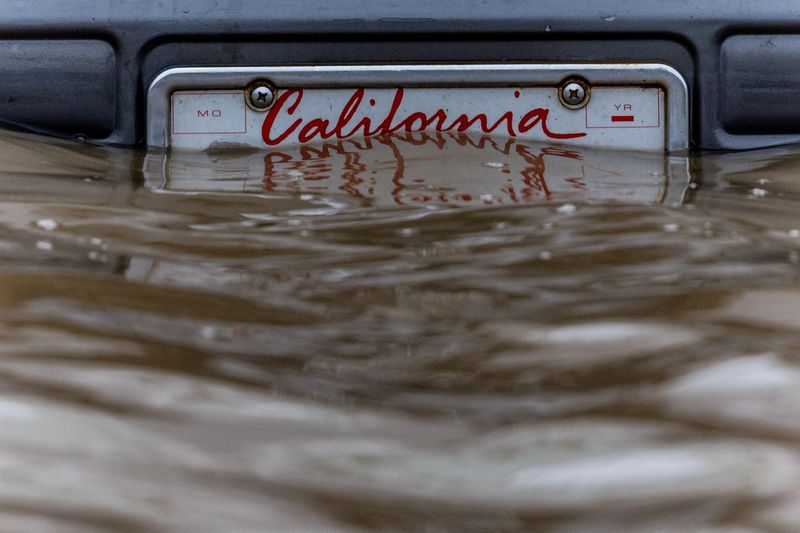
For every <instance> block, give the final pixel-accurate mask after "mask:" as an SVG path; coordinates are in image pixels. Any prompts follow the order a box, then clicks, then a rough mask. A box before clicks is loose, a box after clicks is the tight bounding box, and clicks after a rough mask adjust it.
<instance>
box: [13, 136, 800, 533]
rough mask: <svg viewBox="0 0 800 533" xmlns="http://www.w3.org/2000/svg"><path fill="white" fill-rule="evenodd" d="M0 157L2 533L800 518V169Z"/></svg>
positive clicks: (400, 144)
mask: <svg viewBox="0 0 800 533" xmlns="http://www.w3.org/2000/svg"><path fill="white" fill-rule="evenodd" d="M223 148H224V147H221V148H220V150H218V151H216V152H213V153H211V154H202V153H200V154H173V155H170V156H166V155H164V154H158V153H149V154H145V153H141V152H132V151H125V150H119V149H106V148H97V147H90V146H86V145H78V144H69V143H65V142H60V141H52V140H43V139H37V138H34V137H28V136H22V135H10V134H9V135H4V136H3V137H0V530H8V531H94V530H96V531H109V530H114V531H192V532H199V531H264V530H275V531H286V530H293V531H295V530H296V531H325V532H328V531H367V530H385V531H430V532H434V531H458V532H465V531H492V532H500V531H520V530H529V531H530V530H535V531H553V532H561V531H586V530H591V531H602V532H619V531H659V532H673V531H674V532H678V531H688V530H697V529H700V528H706V529H705V530H706V531H715V532H717V531H720V532H722V531H737V532H738V531H786V532H790V531H797V528H798V524H799V523H800V285H799V284H798V281H800V150H798V149H792V148H780V149H771V150H763V151H756V152H748V153H739V154H710V155H705V156H692V157H691V158H684V157H671V158H665V157H662V156H661V155H652V154H635V153H624V152H616V153H615V152H595V151H589V150H583V149H580V150H576V149H572V148H569V147H565V146H555V145H541V146H538V145H532V144H522V143H514V142H511V141H505V140H501V139H494V140H483V141H480V140H475V139H467V138H463V137H458V138H456V137H447V138H442V137H439V138H431V137H425V136H423V137H404V138H401V137H395V138H386V139H375V140H372V141H370V142H367V141H363V142H360V143H346V144H340V145H330V146H328V147H319V146H317V147H310V148H306V149H297V150H288V151H283V152H273V153H270V154H264V153H258V152H248V153H242V152H229V151H225V150H224V149H223Z"/></svg>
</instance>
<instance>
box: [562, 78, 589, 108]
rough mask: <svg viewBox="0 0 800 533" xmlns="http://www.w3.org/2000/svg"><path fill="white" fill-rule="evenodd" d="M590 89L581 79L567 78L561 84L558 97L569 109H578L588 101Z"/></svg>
mask: <svg viewBox="0 0 800 533" xmlns="http://www.w3.org/2000/svg"><path fill="white" fill-rule="evenodd" d="M590 94H591V91H590V89H589V86H588V85H586V83H585V82H583V81H582V80H568V81H566V82H564V83H563V84H561V88H560V89H559V91H558V99H559V100H560V101H561V104H562V105H563V106H564V107H566V108H569V109H580V108H582V107H583V106H585V105H586V104H587V103H588V102H589V95H590Z"/></svg>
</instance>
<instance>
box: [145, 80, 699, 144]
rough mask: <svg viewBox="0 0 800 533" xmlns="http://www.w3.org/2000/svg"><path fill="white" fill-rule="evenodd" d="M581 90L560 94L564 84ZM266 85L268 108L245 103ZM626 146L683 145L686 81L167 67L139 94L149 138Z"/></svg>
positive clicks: (169, 141) (155, 141)
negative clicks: (398, 138)
mask: <svg viewBox="0 0 800 533" xmlns="http://www.w3.org/2000/svg"><path fill="white" fill-rule="evenodd" d="M571 80H573V81H576V82H578V83H579V84H580V85H581V86H582V87H583V88H585V91H583V92H582V94H585V96H584V98H583V99H582V100H581V101H579V102H578V103H577V104H572V105H571V104H570V102H568V101H565V97H564V95H565V94H568V93H567V92H565V87H566V84H568V83H570V82H571ZM255 87H267V89H268V91H269V101H270V105H269V106H266V105H265V106H263V108H259V107H258V106H254V105H253V104H252V98H253V93H252V91H253V89H254V88H255ZM423 131H427V132H434V133H435V132H438V133H442V134H461V133H468V134H471V135H476V134H477V135H491V136H499V137H509V138H515V139H518V140H522V141H540V142H551V143H552V142H556V143H564V144H571V145H577V146H590V147H602V148H617V149H632V150H657V151H662V150H668V151H674V150H682V149H685V148H686V147H687V144H688V110H687V96H686V85H685V84H684V82H683V80H682V78H681V77H680V75H679V74H678V73H677V72H676V71H674V70H673V69H671V68H669V67H667V66H664V65H469V66H465V65H437V66H402V67H400V66H374V65H373V66H360V67H356V66H340V67H262V68H249V69H247V68H219V67H218V68H176V69H171V70H167V71H165V72H164V73H162V74H161V76H159V77H158V78H157V79H156V81H155V82H154V83H153V85H152V86H151V88H150V91H149V94H148V144H150V145H151V146H160V147H166V146H171V147H173V148H180V149H189V150H204V149H207V148H210V147H215V146H240V147H243V146H247V147H256V148H263V149H275V148H276V147H281V146H290V145H300V144H308V143H322V142H337V141H343V140H350V139H359V138H365V137H380V136H382V135H389V134H406V133H418V132H423Z"/></svg>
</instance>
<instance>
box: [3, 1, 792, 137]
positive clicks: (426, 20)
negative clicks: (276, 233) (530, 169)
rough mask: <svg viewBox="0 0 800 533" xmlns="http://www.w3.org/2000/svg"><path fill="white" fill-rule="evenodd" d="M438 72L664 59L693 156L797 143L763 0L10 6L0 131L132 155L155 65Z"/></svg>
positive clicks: (784, 63) (780, 26) (780, 51)
mask: <svg viewBox="0 0 800 533" xmlns="http://www.w3.org/2000/svg"><path fill="white" fill-rule="evenodd" d="M734 6H735V7H734ZM438 61H441V62H448V63H453V62H484V63H497V62H505V61H526V62H548V61H553V62H562V63H564V62H569V63H574V62H584V61H585V62H614V63H620V62H628V61H631V62H657V63H666V64H669V65H671V66H673V67H674V68H676V69H677V70H678V71H679V72H680V73H681V74H682V75H683V77H684V78H685V79H686V81H687V83H688V85H689V94H690V105H691V111H692V112H691V117H692V126H691V127H692V130H691V131H692V133H691V137H692V141H693V143H694V144H695V145H696V146H699V147H702V148H710V149H743V148H756V147H762V146H769V145H775V144H783V143H790V142H800V75H798V74H797V66H798V65H800V6H798V4H797V3H796V2H775V1H763V2H754V3H750V4H748V5H745V6H742V5H741V4H734V3H731V2H729V1H723V0H706V1H705V2H679V1H674V0H673V1H670V0H660V1H657V0H647V1H638V2H626V1H616V2H612V1H598V0H574V1H571V2H536V1H517V0H511V1H500V0H498V1H479V0H461V1H458V0H453V1H452V2H446V3H445V2H427V1H425V2H423V1H416V0H415V1H410V2H395V1H383V0H377V1H376V0H337V1H333V0H327V1H320V0H273V1H270V2H264V1H254V0H219V1H213V2H212V1H205V2H201V1H195V2H191V1H179V0H174V1H165V0H161V1H156V0H152V1H146V0H145V1H141V2H116V1H114V2H95V1H92V2H89V1H85V0H80V1H77V0H76V1H72V2H69V3H65V2H63V1H60V0H39V1H37V2H27V1H26V2H23V1H11V2H5V4H4V9H3V10H2V12H0V121H3V122H5V123H6V124H11V125H17V126H20V127H24V128H28V129H33V130H37V131H44V132H46V133H52V134H58V135H62V136H67V137H78V136H81V137H86V138H89V139H91V140H95V141H98V142H104V143H114V144H123V145H134V144H138V145H140V144H142V143H143V142H144V135H145V113H144V96H145V93H146V91H147V87H148V86H149V83H150V81H151V80H152V79H153V78H154V76H155V75H156V74H157V73H158V72H160V71H161V70H163V69H165V68H168V67H173V66H222V65H240V66H245V65H250V66H256V65H288V64H342V63H369V62H380V63H387V62H425V63H431V62H438Z"/></svg>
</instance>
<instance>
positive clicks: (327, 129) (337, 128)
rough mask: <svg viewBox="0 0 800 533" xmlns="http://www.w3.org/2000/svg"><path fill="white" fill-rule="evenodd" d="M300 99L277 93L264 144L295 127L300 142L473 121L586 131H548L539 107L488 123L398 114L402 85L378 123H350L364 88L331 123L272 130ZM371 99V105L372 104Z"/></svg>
mask: <svg viewBox="0 0 800 533" xmlns="http://www.w3.org/2000/svg"><path fill="white" fill-rule="evenodd" d="M302 100H303V89H289V90H287V91H284V92H283V93H282V94H281V95H280V96H279V97H278V100H277V101H276V102H275V105H274V106H273V107H272V108H271V109H270V110H269V112H268V113H267V116H266V117H264V123H263V125H262V126H261V137H262V138H263V139H264V142H265V143H266V144H267V145H269V146H277V145H279V144H281V143H282V142H283V141H285V140H286V139H287V138H288V137H289V136H290V135H292V134H293V133H295V132H296V131H297V132H298V133H297V140H298V141H300V142H301V143H307V142H311V141H314V140H317V139H319V140H326V139H330V138H331V137H335V138H337V139H347V138H350V137H354V136H363V137H372V136H375V135H384V134H389V133H395V132H398V131H404V132H415V131H424V130H429V129H433V130H435V131H441V132H447V131H456V132H465V131H467V130H469V129H470V127H472V126H473V125H477V126H478V128H479V129H480V131H482V132H483V133H485V134H489V133H493V132H495V131H498V133H501V134H503V133H505V134H508V135H509V136H510V137H516V136H517V135H518V134H522V133H526V132H528V131H530V130H532V129H533V128H535V127H537V126H538V127H539V128H541V130H542V133H544V134H545V135H546V136H547V137H548V138H550V139H559V140H560V139H575V138H577V137H584V136H585V135H586V133H585V132H581V133H556V132H553V131H550V128H548V127H547V115H548V113H549V110H548V109H542V108H536V109H531V110H530V111H528V112H527V113H525V114H524V115H522V117H519V118H517V117H515V116H514V113H513V112H512V111H506V112H504V113H503V114H501V115H500V118H498V119H497V120H496V121H495V122H494V123H491V124H490V123H489V118H488V117H487V116H486V114H485V113H476V114H475V115H473V116H470V115H467V114H464V113H462V114H460V115H458V116H456V117H455V118H451V117H449V116H448V115H447V111H445V110H444V109H437V110H436V111H434V112H433V113H430V114H428V113H425V112H423V111H414V112H411V113H408V114H407V115H406V116H397V115H398V110H399V109H400V106H401V105H402V103H403V89H402V88H399V89H397V90H396V91H395V93H394V99H393V100H392V105H391V107H390V108H389V111H388V112H387V113H386V116H385V118H384V119H383V120H381V121H380V122H379V123H378V124H377V125H374V126H373V123H372V121H371V120H370V119H369V118H368V117H364V118H362V119H360V120H358V121H357V122H355V124H353V122H354V120H353V117H354V116H355V115H356V113H357V111H358V108H359V106H360V105H361V103H362V101H363V100H364V89H356V90H355V92H353V95H352V96H351V97H350V99H349V100H347V103H345V105H344V106H343V107H342V110H341V111H340V112H339V117H338V118H337V119H336V123H335V124H331V121H329V120H328V119H324V118H319V117H317V118H311V119H307V120H304V119H302V118H297V119H295V120H294V122H292V123H291V124H290V125H289V126H288V127H286V129H285V130H284V131H282V132H273V131H272V130H273V126H274V124H275V121H276V119H277V118H278V117H279V116H280V115H281V113H285V114H286V115H289V116H294V114H295V111H297V108H298V106H299V105H300V102H301V101H302ZM374 103H375V102H374V100H372V101H370V105H374Z"/></svg>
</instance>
